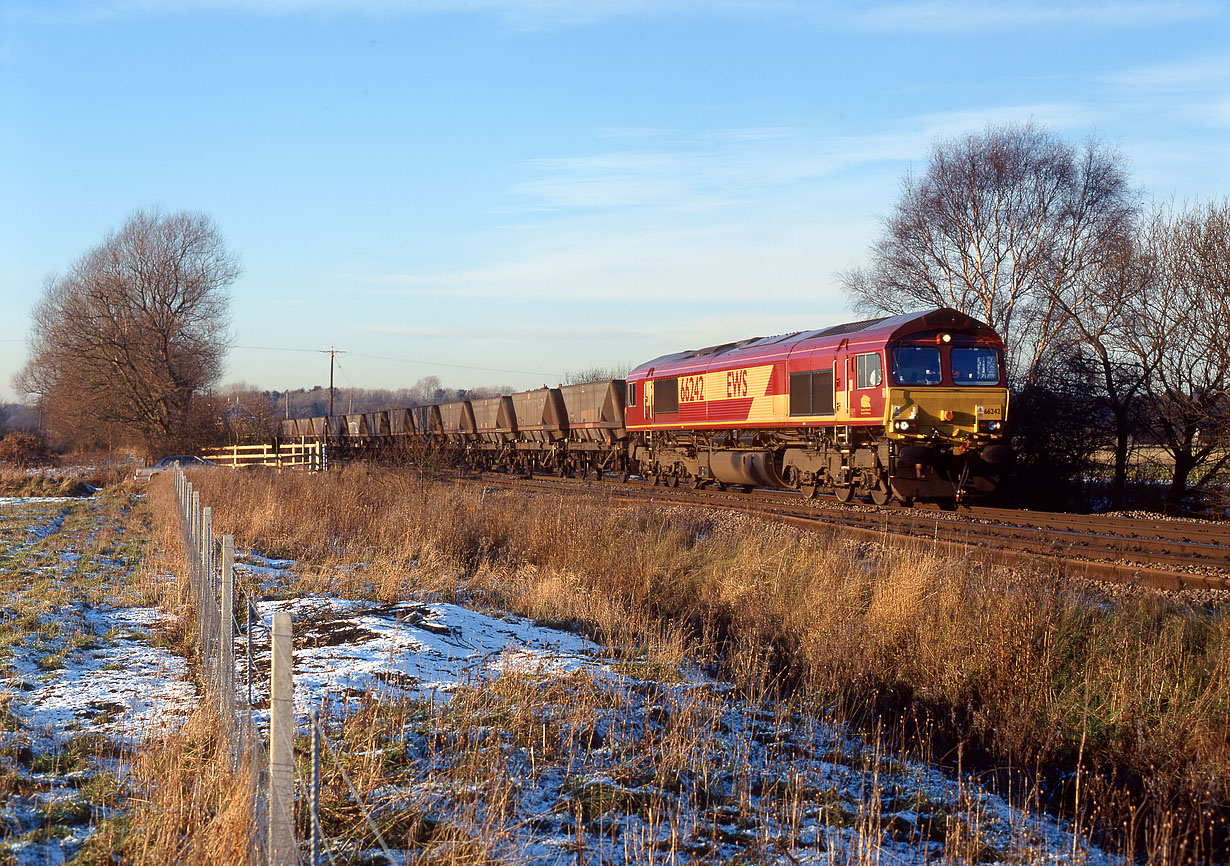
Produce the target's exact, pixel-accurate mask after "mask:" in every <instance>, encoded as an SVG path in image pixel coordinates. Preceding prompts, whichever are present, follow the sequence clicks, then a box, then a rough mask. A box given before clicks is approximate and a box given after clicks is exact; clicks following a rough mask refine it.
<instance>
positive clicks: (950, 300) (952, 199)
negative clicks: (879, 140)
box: [841, 124, 1133, 382]
mask: <svg viewBox="0 0 1230 866" xmlns="http://www.w3.org/2000/svg"><path fill="white" fill-rule="evenodd" d="M1132 213H1133V207H1132V204H1131V203H1130V202H1129V189H1128V185H1127V180H1126V177H1125V175H1124V174H1123V172H1122V170H1121V169H1120V168H1119V157H1118V155H1117V154H1116V153H1114V152H1113V151H1110V150H1108V149H1106V148H1105V147H1103V146H1101V145H1099V144H1097V143H1095V142H1092V141H1091V142H1088V143H1086V144H1085V145H1084V147H1083V148H1080V149H1078V148H1075V147H1072V146H1071V145H1068V144H1067V143H1065V142H1064V141H1062V140H1061V139H1059V138H1058V137H1056V136H1055V135H1053V134H1051V133H1049V132H1046V131H1045V130H1042V129H1040V128H1038V127H1036V126H1034V125H1033V124H1018V125H1006V126H1001V127H988V128H987V130H986V131H985V132H983V133H981V134H971V135H967V136H965V137H964V138H960V139H955V140H950V141H941V142H939V143H937V144H936V145H935V146H934V147H933V149H932V151H931V157H930V162H929V164H928V166H927V169H926V171H925V172H924V173H923V174H922V175H918V176H916V175H914V174H909V175H907V176H906V177H905V179H904V180H903V181H902V188H901V197H900V199H899V200H898V202H897V205H896V208H895V210H894V211H893V213H892V215H891V216H890V217H888V218H887V219H886V220H885V224H884V231H883V235H882V236H881V238H880V239H879V240H878V241H877V242H876V243H875V244H874V245H873V247H872V250H871V264H870V265H869V266H868V267H866V268H856V269H853V270H850V271H847V272H846V273H844V274H842V275H841V281H842V283H843V285H844V287H845V289H846V292H847V293H848V295H849V297H850V298H851V300H852V302H853V305H854V306H855V308H856V309H858V310H860V311H863V312H867V313H875V312H883V313H902V312H907V311H910V310H915V309H918V308H919V307H933V306H946V307H953V308H955V309H957V310H960V311H962V312H964V313H967V314H969V315H971V316H974V317H975V318H977V319H980V320H982V321H984V322H986V323H987V324H988V325H990V326H991V327H993V328H995V329H996V330H997V331H999V332H1000V334H1001V335H1002V336H1003V337H1004V340H1005V343H1006V344H1007V346H1008V351H1009V356H1010V359H1009V360H1010V370H1012V371H1013V372H1014V374H1015V375H1016V378H1017V379H1018V380H1021V381H1025V382H1028V381H1029V380H1030V378H1031V374H1032V372H1033V370H1034V368H1035V366H1036V365H1037V363H1038V362H1039V359H1041V358H1042V357H1043V356H1044V355H1045V352H1046V350H1047V348H1048V346H1049V345H1050V344H1051V342H1052V341H1053V340H1054V339H1055V338H1056V337H1057V336H1058V334H1059V333H1060V330H1061V328H1062V326H1063V324H1064V319H1065V317H1064V315H1063V313H1062V311H1061V310H1060V309H1058V307H1057V305H1056V303H1055V298H1056V296H1057V295H1058V294H1059V293H1062V292H1064V291H1065V290H1067V288H1068V287H1069V286H1070V285H1071V284H1072V283H1074V282H1076V281H1078V280H1080V279H1081V277H1082V275H1083V272H1084V271H1085V269H1086V268H1088V267H1089V266H1090V264H1091V262H1092V261H1093V259H1094V257H1095V256H1096V255H1097V250H1098V249H1099V246H1100V245H1101V244H1102V243H1103V241H1104V239H1105V238H1107V237H1118V236H1120V235H1121V234H1122V233H1123V230H1124V224H1125V222H1127V221H1129V220H1130V219H1131V216H1132Z"/></svg>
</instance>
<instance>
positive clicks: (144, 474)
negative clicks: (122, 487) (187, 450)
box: [136, 454, 216, 481]
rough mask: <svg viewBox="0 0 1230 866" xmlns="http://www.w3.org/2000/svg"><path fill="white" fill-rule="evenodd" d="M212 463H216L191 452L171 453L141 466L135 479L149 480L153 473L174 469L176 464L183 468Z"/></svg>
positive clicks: (199, 466)
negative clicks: (148, 464) (150, 463)
mask: <svg viewBox="0 0 1230 866" xmlns="http://www.w3.org/2000/svg"><path fill="white" fill-rule="evenodd" d="M214 465H216V464H214V463H211V462H210V461H208V460H205V459H204V458H202V457H194V456H193V455H191V454H173V455H171V456H170V457H163V458H162V459H161V460H159V461H158V462H157V463H155V464H154V465H153V466H143V467H142V468H140V469H138V470H137V474H136V479H137V481H149V480H150V479H151V478H153V477H154V476H155V475H158V474H160V473H162V472H170V471H172V470H174V469H175V467H176V466H182V467H183V468H185V469H202V468H204V467H206V466H214Z"/></svg>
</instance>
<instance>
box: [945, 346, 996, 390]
mask: <svg viewBox="0 0 1230 866" xmlns="http://www.w3.org/2000/svg"><path fill="white" fill-rule="evenodd" d="M949 364H950V365H951V367H952V382H953V384H954V385H998V384H999V352H997V351H995V350H994V349H987V348H981V347H978V348H967V349H953V350H952V354H951V355H950V356H949Z"/></svg>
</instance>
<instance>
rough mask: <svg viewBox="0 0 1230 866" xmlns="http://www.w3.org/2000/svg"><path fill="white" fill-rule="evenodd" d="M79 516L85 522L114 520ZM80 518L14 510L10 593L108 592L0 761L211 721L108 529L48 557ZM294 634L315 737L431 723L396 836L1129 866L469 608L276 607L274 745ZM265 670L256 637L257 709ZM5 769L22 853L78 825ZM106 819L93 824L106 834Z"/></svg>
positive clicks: (862, 757) (988, 804) (569, 852)
mask: <svg viewBox="0 0 1230 866" xmlns="http://www.w3.org/2000/svg"><path fill="white" fill-rule="evenodd" d="M76 502H77V503H78V504H77V505H75V506H72V507H76V508H96V506H95V505H93V504H92V503H85V504H81V503H80V500H76ZM69 508H70V506H69V505H68V504H65V503H61V502H55V501H49V502H31V501H23V502H0V523H2V524H3V528H4V530H5V531H4V538H5V539H6V541H7V542H8V543H9V545H10V547H9V548H8V550H9V551H10V552H12V553H13V554H14V555H13V556H10V558H9V560H8V564H7V565H5V566H4V567H0V579H4V580H8V581H10V584H8V585H10V586H13V587H14V589H13V592H18V593H19V591H20V590H19V589H17V587H20V586H22V585H24V584H28V583H30V582H31V579H32V576H35V577H37V576H40V575H41V576H42V577H44V578H49V579H52V580H59V581H72V580H80V581H86V582H90V581H93V582H96V583H97V582H99V581H101V584H102V586H101V587H100V588H96V589H97V591H94V592H92V593H90V594H88V595H77V596H73V597H71V598H70V599H68V600H67V601H64V602H61V603H59V604H58V606H57V607H56V608H55V610H54V611H53V612H52V613H51V614H49V615H51V616H54V617H57V618H58V619H59V625H60V628H59V636H58V637H56V638H55V639H51V640H46V639H44V638H43V637H40V636H38V635H36V634H34V633H31V635H30V637H28V638H27V639H26V640H25V641H24V642H19V643H18V644H16V645H15V646H13V647H12V649H11V651H10V654H9V657H8V658H7V659H0V673H2V674H3V678H4V688H5V690H6V691H7V692H8V693H9V694H10V695H12V699H11V700H10V703H9V710H10V712H11V713H12V716H13V717H14V718H15V719H17V720H19V722H20V723H21V729H20V730H18V731H12V732H8V733H5V734H3V735H0V736H2V739H0V744H2V745H4V746H6V747H8V746H13V745H19V746H25V747H26V748H27V749H28V751H29V752H30V753H31V754H38V753H40V752H46V751H49V750H51V751H54V750H56V749H60V748H62V747H63V746H64V744H65V742H66V741H68V740H69V739H71V738H73V737H77V736H82V735H94V736H99V737H105V738H108V739H111V740H114V741H118V742H121V743H126V744H130V745H131V744H133V743H134V742H135V741H137V740H139V739H140V738H142V737H153V736H157V735H158V734H159V733H160V732H161V731H162V730H165V726H166V725H168V724H172V725H173V724H175V722H176V719H177V718H179V717H180V716H182V714H184V713H186V712H187V711H188V709H189V708H190V707H191V706H192V704H193V703H194V702H195V701H196V700H197V696H196V691H195V688H194V687H193V686H192V684H191V683H190V681H189V680H188V673H187V669H186V666H185V664H184V662H183V660H182V659H180V658H179V657H177V656H174V655H172V654H170V653H168V652H167V651H166V650H165V649H163V648H161V647H159V646H157V645H156V642H155V641H154V640H153V639H152V636H153V634H154V633H155V632H156V631H157V629H158V628H159V627H160V625H161V624H162V622H163V616H164V615H163V614H162V613H161V612H160V611H158V610H156V609H152V608H144V607H123V606H117V605H114V604H112V603H110V602H108V601H107V600H106V599H107V598H108V597H109V595H110V594H111V590H110V589H109V588H108V586H107V582H108V581H119V580H121V579H123V577H124V576H125V575H128V574H130V573H131V571H132V569H133V568H135V563H131V562H130V563H124V562H121V561H119V560H116V559H108V558H107V556H104V555H100V553H99V552H97V551H90V552H89V554H90V555H86V554H87V550H86V547H88V544H87V542H90V541H91V540H92V539H94V538H95V536H96V535H97V534H98V533H99V531H100V526H99V525H93V526H89V525H86V526H84V527H81V526H79V527H77V528H76V529H75V530H74V532H76V533H77V534H76V536H74V538H75V539H76V541H75V542H72V543H64V544H60V545H59V546H58V547H56V546H54V545H50V544H49V542H50V541H53V540H55V538H56V537H57V536H58V535H61V534H63V533H65V532H66V531H67V530H66V526H67V524H68V522H69V521H68V520H66V515H68V511H69ZM43 547H46V555H44V556H42V557H41V558H40V554H39V551H40V550H41V549H43ZM240 558H241V564H240V565H239V570H240V572H241V573H244V576H245V577H246V578H247V579H248V580H249V581H255V582H256V583H258V585H261V586H263V587H266V588H269V587H273V586H276V587H278V588H279V589H280V590H283V591H284V590H285V589H286V588H288V587H293V585H294V581H295V574H296V564H295V563H294V562H292V561H289V560H274V559H267V558H265V557H262V556H260V555H259V554H255V553H247V554H241V556H240ZM83 563H85V564H89V565H90V567H91V568H94V569H98V568H100V567H102V566H105V569H104V570H105V572H106V573H105V574H102V576H101V577H100V573H99V572H98V571H92V572H89V573H85V572H84V571H83ZM14 578H16V579H18V580H19V581H20V582H19V583H12V581H13V579H14ZM6 605H8V606H9V608H12V606H13V605H14V602H13V601H12V600H11V599H10V600H8V601H6ZM278 611H285V612H287V613H289V614H290V615H291V618H292V622H293V628H294V668H295V670H294V682H295V690H296V697H295V709H296V712H297V713H298V714H299V715H300V719H299V721H300V724H301V725H302V724H304V723H305V722H306V714H307V712H308V711H309V710H310V709H315V708H322V707H323V708H324V709H325V710H326V714H325V718H326V719H327V720H328V724H329V730H330V732H331V734H332V735H333V736H335V737H337V736H340V733H341V729H340V726H342V725H344V724H346V720H347V719H348V718H349V717H350V716H351V714H352V713H353V712H355V711H356V710H357V709H358V708H360V707H361V706H364V705H366V706H368V707H370V706H371V698H372V696H379V698H381V699H409V700H418V701H424V702H425V704H424V705H425V706H426V707H428V709H427V710H424V711H422V712H423V713H425V714H426V715H423V714H420V715H419V716H417V717H416V718H415V719H413V720H412V721H411V722H410V723H407V724H406V725H405V726H404V727H402V728H400V729H393V728H390V729H389V730H388V731H387V734H386V735H385V742H383V743H380V744H377V745H378V747H379V748H382V749H387V750H388V751H389V752H390V755H395V756H396V758H397V760H398V761H400V762H402V763H404V764H405V765H406V776H405V778H401V779H398V780H397V781H396V783H395V784H390V785H388V786H387V788H385V789H383V790H377V791H373V792H369V793H368V794H367V798H368V799H367V805H368V807H369V808H370V809H371V810H372V811H373V812H377V813H379V812H381V811H384V810H390V809H399V808H405V805H406V803H408V802H412V803H416V804H418V805H419V808H421V809H422V810H423V812H424V813H425V814H426V815H427V816H428V817H429V818H430V819H431V820H432V821H436V822H439V823H442V824H447V823H453V824H458V825H459V826H471V827H482V828H484V829H483V830H482V832H483V833H485V834H487V835H488V836H489V839H490V840H492V841H490V845H491V853H492V854H494V855H496V856H498V857H499V858H501V859H506V860H508V861H510V862H516V863H526V864H530V863H532V864H555V863H565V862H566V863H569V864H579V866H597V864H599V863H602V864H630V863H656V862H661V863H670V864H672V866H673V864H677V863H682V862H693V861H711V860H713V861H718V860H731V859H751V860H755V861H757V862H762V863H775V864H781V866H800V864H803V863H845V862H877V863H881V864H924V863H929V862H934V861H937V860H944V859H949V860H952V859H957V860H960V859H974V860H978V861H981V862H997V861H1004V860H1014V861H1017V862H1020V861H1024V862H1033V863H1067V862H1073V861H1077V862H1088V863H1092V864H1099V866H1100V864H1103V863H1106V864H1109V863H1113V862H1116V861H1114V860H1113V859H1112V858H1110V857H1108V856H1107V855H1106V854H1104V853H1103V852H1101V851H1099V850H1097V849H1096V848H1090V847H1088V846H1087V845H1086V844H1085V842H1084V841H1083V840H1082V839H1080V838H1078V837H1074V836H1073V834H1072V833H1071V831H1070V829H1069V828H1066V827H1064V826H1063V825H1062V824H1060V823H1058V822H1056V821H1054V820H1052V819H1051V818H1049V817H1048V816H1046V815H1044V814H1040V813H1038V812H1036V811H1034V812H1026V811H1022V810H1021V809H1018V808H1016V807H1015V806H1013V805H1011V804H1009V803H1007V802H1005V801H1004V800H1002V799H1001V798H999V797H996V796H994V795H992V794H991V793H989V792H988V791H986V790H984V789H983V788H982V787H980V786H979V785H978V784H977V783H976V782H975V781H974V780H971V779H954V778H953V777H952V776H951V775H947V774H945V773H943V772H941V771H939V770H938V769H936V768H934V767H931V766H928V765H926V764H922V763H918V762H913V761H909V760H906V759H905V758H903V757H899V756H891V755H889V756H886V755H883V754H880V753H879V751H878V750H877V749H876V747H875V746H874V745H873V744H868V743H866V742H864V741H862V740H860V739H859V738H857V737H854V736H851V735H850V733H849V732H848V731H846V730H844V729H842V728H841V727H839V726H835V725H833V724H831V723H829V722H828V721H826V720H824V719H822V718H818V717H815V716H812V715H809V714H805V713H800V712H798V711H795V710H791V709H788V708H785V707H781V706H776V705H768V704H764V703H758V702H753V701H749V700H747V699H745V698H743V697H740V696H739V695H737V694H735V693H734V691H733V690H732V689H731V688H730V687H729V686H728V685H725V684H722V683H719V682H715V681H713V680H710V679H708V678H706V677H704V676H703V675H700V674H699V673H696V672H691V673H686V672H685V673H684V674H681V675H679V676H675V677H672V676H668V677H666V678H665V680H663V679H661V678H659V679H652V678H645V677H644V676H641V675H638V669H637V668H635V667H634V666H630V665H628V664H625V663H620V662H618V661H617V660H616V659H614V658H613V657H612V656H611V655H610V654H609V652H608V651H607V650H606V649H605V648H604V647H602V646H600V645H598V644H596V643H594V642H592V641H589V640H587V639H585V638H582V637H579V636H577V635H575V634H572V633H569V632H565V631H560V630H557V629H554V628H549V627H546V626H544V625H541V624H537V623H534V622H532V621H530V620H527V619H524V618H522V617H515V616H500V615H494V614H491V613H479V612H477V611H474V610H470V609H467V608H465V607H463V606H459V605H455V604H443V603H422V602H414V601H402V602H399V603H395V604H376V603H373V602H370V601H359V600H353V599H343V598H337V597H333V596H308V597H301V598H279V599H270V600H263V601H260V602H258V604H257V619H258V624H257V625H256V627H255V628H254V632H255V634H254V636H253V642H252V643H253V646H252V649H253V656H254V665H253V678H252V694H253V706H254V707H255V708H256V709H255V711H254V715H255V716H256V718H257V720H258V721H259V722H260V723H261V724H262V725H263V724H264V723H265V720H266V711H265V710H264V709H263V708H264V707H267V706H268V691H267V682H268V672H267V671H268V663H269V650H268V630H269V628H270V626H271V622H272V616H273V614H274V613H275V612H278ZM0 613H3V611H0ZM4 615H5V616H8V614H7V613H5V614H4ZM13 616H14V617H15V616H16V614H15V613H14V614H13ZM246 650H247V638H246V636H244V635H242V634H241V635H240V636H239V638H238V640H237V645H236V656H237V658H238V659H239V663H240V670H239V677H238V683H239V685H238V692H239V697H240V698H241V700H242V699H243V698H245V697H246V694H247V682H246V678H245V674H246V672H247V671H246V668H247V665H246ZM56 654H58V655H59V656H60V661H59V662H57V663H55V664H49V663H48V662H47V658H48V656H49V655H56ZM510 673H513V674H515V675H516V676H514V677H510V678H509V681H508V682H509V683H513V684H515V682H516V681H518V678H521V679H523V680H527V681H528V684H529V686H528V689H527V690H526V691H524V692H520V693H516V692H515V690H513V692H514V697H511V698H510V697H509V696H508V694H504V693H502V692H501V680H500V678H501V677H503V676H504V675H506V674H510ZM640 673H643V671H642V672H640ZM488 686H491V687H492V688H491V689H490V690H488V689H487V687H488ZM488 691H490V694H491V696H490V697H485V695H486V694H487V692H488ZM483 700H488V701H491V702H494V703H493V704H491V706H493V707H495V709H491V708H490V707H489V708H488V711H487V712H488V716H484V717H483V718H481V719H478V720H477V721H476V720H475V719H471V720H470V721H468V722H466V723H465V725H467V726H463V727H458V723H457V719H456V718H455V717H454V716H450V715H449V712H450V710H449V707H451V706H454V705H455V704H454V703H453V702H457V701H460V705H461V706H462V707H463V708H464V707H465V706H467V702H474V701H478V702H479V705H481V702H482V701H483ZM500 701H504V702H505V703H504V704H500ZM509 701H511V702H512V703H509ZM518 702H520V703H518ZM531 704H532V706H531ZM500 707H503V709H504V710H505V711H506V713H505V714H504V715H501V712H500V711H498V710H499V708H500ZM578 707H580V708H582V711H578ZM480 709H481V707H480ZM518 713H520V714H522V715H524V714H525V713H530V714H531V715H532V716H533V718H534V719H536V720H537V721H536V722H535V724H534V725H533V726H532V728H531V731H532V734H531V737H532V738H533V742H531V743H529V744H528V745H527V743H526V741H525V732H524V731H521V732H518V731H515V730H513V729H512V726H510V725H508V724H507V722H506V721H505V722H501V721H500V720H501V719H505V720H506V719H507V718H508V717H509V716H515V715H517V714H518ZM539 728H541V738H542V740H541V746H539V745H538V743H537V739H536V738H537V737H538V736H539V733H538V731H539ZM19 751H20V749H18V750H14V749H6V750H5V751H4V752H3V754H4V755H11V754H17V753H18V752H19ZM467 756H469V757H470V758H474V757H475V756H482V757H483V760H484V761H486V760H488V759H490V758H491V756H494V765H495V766H498V767H499V768H500V770H499V771H500V772H501V773H502V774H503V776H502V777H501V778H502V780H503V781H502V784H501V786H500V787H501V791H500V793H499V796H498V797H497V796H496V794H495V793H494V792H493V791H491V790H489V789H488V787H487V786H486V783H484V782H482V781H481V780H480V781H474V780H473V777H471V776H468V775H467V773H470V772H471V771H472V768H471V767H470V765H467V764H466V759H467ZM0 760H2V761H3V762H4V766H3V767H2V768H0V769H3V770H6V771H9V772H11V773H16V774H18V775H19V776H21V777H23V778H24V779H26V780H27V781H30V782H33V783H35V787H36V788H37V790H36V791H35V792H34V793H33V794H31V795H29V796H23V797H9V798H7V799H6V801H5V802H4V804H3V806H2V807H0V842H3V841H4V840H5V839H8V840H14V839H18V837H22V835H23V834H25V835H26V836H27V837H29V836H30V834H31V833H32V832H33V831H34V830H36V829H37V828H39V827H41V826H44V824H41V823H40V822H44V823H45V821H46V820H47V819H46V818H45V815H46V814H47V812H48V809H49V808H50V806H51V804H54V803H64V802H67V803H69V804H72V803H75V802H76V801H75V799H74V798H75V797H76V796H77V794H76V791H77V790H78V788H79V787H80V784H81V780H80V779H72V778H68V777H63V776H62V777H55V776H49V775H47V774H38V773H35V772H33V770H32V769H31V768H29V767H21V766H17V765H15V764H14V762H13V761H12V760H11V759H10V758H8V757H3V758H0ZM480 763H481V762H480ZM89 814H90V810H89V808H88V805H87V806H86V807H85V816H86V821H87V822H88V820H89ZM466 821H468V822H469V823H468V824H466V823H465V822H466ZM61 829H62V834H63V837H64V838H62V839H59V840H52V841H42V842H36V841H33V840H31V839H29V838H27V840H26V841H18V842H15V843H14V842H13V841H8V842H6V843H4V844H0V859H2V858H3V856H4V855H5V854H7V855H9V856H10V857H11V859H13V860H14V861H15V862H18V863H33V862H39V863H42V862H52V863H54V862H63V860H64V859H65V858H67V857H69V856H71V855H72V854H73V853H74V852H75V851H76V850H77V849H78V848H79V846H80V844H81V842H82V840H83V839H84V838H85V833H86V832H87V830H85V829H82V827H81V826H79V825H71V826H68V827H66V828H61ZM958 849H959V852H960V853H956V852H957V851H958ZM395 853H396V854H397V855H398V857H399V858H400V857H401V856H402V855H403V852H395Z"/></svg>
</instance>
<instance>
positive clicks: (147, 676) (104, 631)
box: [11, 607, 197, 752]
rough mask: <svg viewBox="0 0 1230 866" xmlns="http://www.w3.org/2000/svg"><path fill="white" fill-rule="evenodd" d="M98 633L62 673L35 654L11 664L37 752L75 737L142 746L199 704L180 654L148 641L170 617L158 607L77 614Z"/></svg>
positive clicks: (18, 710)
mask: <svg viewBox="0 0 1230 866" xmlns="http://www.w3.org/2000/svg"><path fill="white" fill-rule="evenodd" d="M79 613H80V615H81V616H82V618H83V620H84V622H85V624H86V627H87V629H88V631H86V632H84V634H86V635H93V637H94V639H93V640H88V641H87V643H86V644H85V645H83V646H79V647H78V648H77V649H76V651H75V652H73V653H71V654H70V655H69V656H68V658H67V659H66V660H65V662H64V666H63V667H62V668H60V669H58V670H53V671H43V670H41V669H40V668H39V666H38V663H37V659H36V658H35V655H36V653H35V652H27V653H23V654H20V655H19V656H18V657H17V658H15V659H14V662H13V674H14V675H15V677H14V679H15V681H14V686H15V687H16V688H18V689H20V690H21V691H22V695H21V697H20V698H19V699H18V700H17V701H15V702H14V703H13V704H12V705H11V710H12V712H13V714H14V715H15V716H16V717H17V718H19V719H21V720H22V722H23V723H24V724H25V726H26V728H27V733H28V735H29V736H30V737H31V740H32V743H31V745H32V746H33V748H34V749H35V750H36V751H38V752H45V751H50V750H53V749H55V748H56V747H57V745H58V744H59V743H61V742H63V741H64V740H65V739H67V738H70V737H78V736H83V735H94V736H100V737H105V738H106V739H108V740H111V741H113V742H115V743H116V744H117V745H123V744H125V743H129V744H134V745H135V744H137V743H139V742H140V741H141V740H143V739H145V738H148V737H157V736H158V735H160V734H162V733H164V732H165V731H166V730H167V729H168V728H169V727H175V726H176V725H177V724H178V723H179V721H180V720H181V719H182V718H183V717H184V716H186V715H187V714H188V713H189V712H190V711H191V709H192V707H193V706H194V705H195V703H196V696H197V692H196V688H195V686H194V685H193V684H192V682H191V681H190V680H189V679H188V667H187V664H186V663H185V662H184V660H183V658H181V657H180V656H176V655H173V654H172V653H170V652H168V651H167V650H166V649H164V648H162V647H158V646H152V645H151V644H150V637H151V633H152V631H153V630H154V629H155V628H156V627H158V626H159V625H160V624H162V623H163V621H164V620H165V618H166V615H165V614H164V613H163V612H162V611H160V610H158V609H156V608H96V607H95V608H88V609H85V610H82V611H80V612H79Z"/></svg>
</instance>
